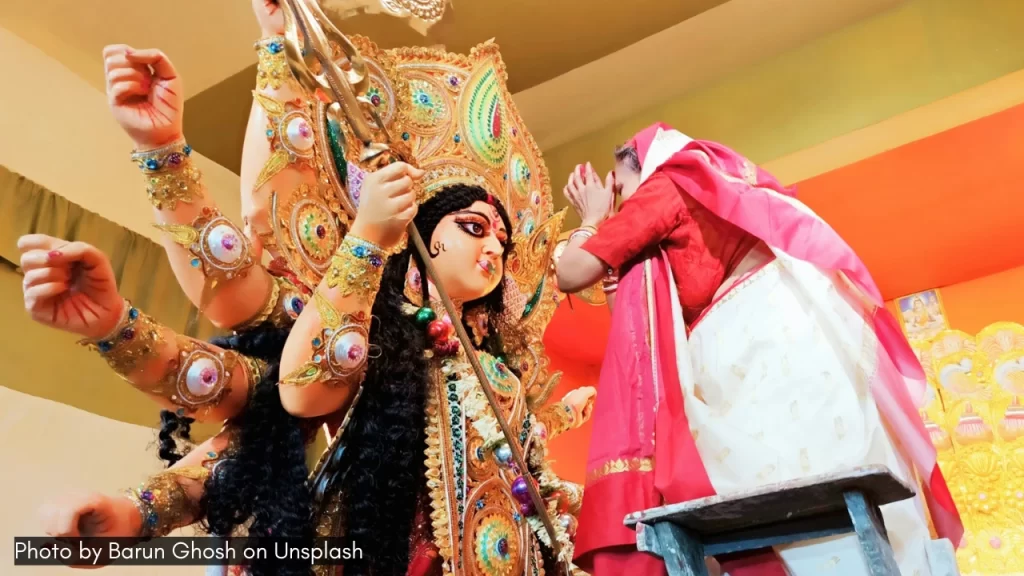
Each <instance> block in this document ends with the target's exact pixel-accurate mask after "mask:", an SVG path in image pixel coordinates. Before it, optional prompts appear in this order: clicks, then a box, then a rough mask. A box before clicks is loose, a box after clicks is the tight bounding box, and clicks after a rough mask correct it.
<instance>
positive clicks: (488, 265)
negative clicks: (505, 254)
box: [477, 260, 494, 274]
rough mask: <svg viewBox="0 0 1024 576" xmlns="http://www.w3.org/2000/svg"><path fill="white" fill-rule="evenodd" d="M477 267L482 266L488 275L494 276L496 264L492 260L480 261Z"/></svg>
mask: <svg viewBox="0 0 1024 576" xmlns="http://www.w3.org/2000/svg"><path fill="white" fill-rule="evenodd" d="M477 266H480V269H481V270H483V271H484V272H487V273H488V274H494V263H493V262H491V261H490V260H480V261H479V262H477Z"/></svg>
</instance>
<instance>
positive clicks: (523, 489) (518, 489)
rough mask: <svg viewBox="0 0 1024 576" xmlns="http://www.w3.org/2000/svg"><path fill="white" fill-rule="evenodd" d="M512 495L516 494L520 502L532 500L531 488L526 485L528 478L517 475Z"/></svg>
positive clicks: (513, 483)
mask: <svg viewBox="0 0 1024 576" xmlns="http://www.w3.org/2000/svg"><path fill="white" fill-rule="evenodd" d="M512 496H515V499H516V500H518V501H520V502H529V501H530V490H529V487H528V486H527V485H526V478H523V477H522V476H517V477H516V479H515V480H513V481H512Z"/></svg>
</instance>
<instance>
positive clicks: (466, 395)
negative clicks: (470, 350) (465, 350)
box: [441, 360, 505, 450]
mask: <svg viewBox="0 0 1024 576" xmlns="http://www.w3.org/2000/svg"><path fill="white" fill-rule="evenodd" d="M441 372H442V373H443V374H444V375H445V376H446V377H447V376H448V375H449V374H456V375H457V379H456V380H454V382H455V393H456V394H457V395H458V396H459V404H460V405H461V406H462V411H463V413H464V414H465V415H466V418H467V419H468V420H469V421H470V423H471V424H472V426H473V429H474V430H476V433H477V434H479V435H480V438H481V439H482V440H483V447H484V450H493V449H494V448H496V447H497V446H498V445H500V444H502V443H503V442H505V436H504V435H503V434H502V433H501V428H500V427H499V426H498V419H497V418H495V417H494V412H493V411H492V410H491V405H490V403H489V402H488V401H487V396H485V395H484V392H483V390H482V389H481V388H480V381H479V380H478V379H477V377H476V374H474V373H473V370H472V367H471V366H470V365H469V364H467V363H465V362H455V361H453V360H445V362H444V364H443V365H442V366H441Z"/></svg>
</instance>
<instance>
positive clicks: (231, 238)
mask: <svg viewBox="0 0 1024 576" xmlns="http://www.w3.org/2000/svg"><path fill="white" fill-rule="evenodd" d="M206 246H207V249H209V251H210V254H211V255H212V256H213V257H214V258H216V259H217V260H219V261H221V262H223V263H225V264H234V263H235V262H237V261H238V259H239V258H241V257H242V253H243V242H242V239H241V238H239V236H238V232H236V231H235V229H234V227H233V226H228V225H227V224H218V225H217V226H214V227H213V229H212V230H210V233H209V235H208V236H207V237H206Z"/></svg>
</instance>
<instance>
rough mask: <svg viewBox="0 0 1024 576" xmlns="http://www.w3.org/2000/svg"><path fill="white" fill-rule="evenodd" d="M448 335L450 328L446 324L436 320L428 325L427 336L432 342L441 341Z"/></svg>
mask: <svg viewBox="0 0 1024 576" xmlns="http://www.w3.org/2000/svg"><path fill="white" fill-rule="evenodd" d="M447 335H448V326H447V325H446V324H445V323H444V322H442V321H440V320H434V321H432V322H430V324H428V325H427V336H429V337H430V339H431V340H440V339H441V338H443V337H445V336H447Z"/></svg>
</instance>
